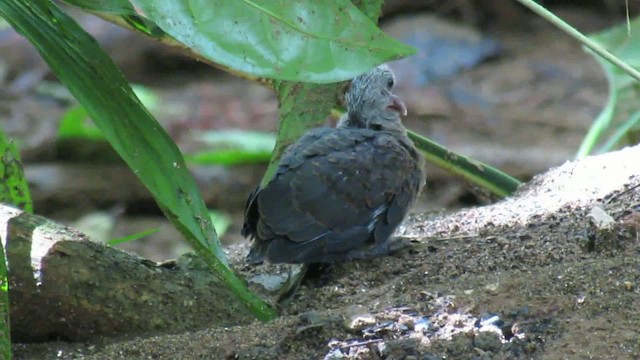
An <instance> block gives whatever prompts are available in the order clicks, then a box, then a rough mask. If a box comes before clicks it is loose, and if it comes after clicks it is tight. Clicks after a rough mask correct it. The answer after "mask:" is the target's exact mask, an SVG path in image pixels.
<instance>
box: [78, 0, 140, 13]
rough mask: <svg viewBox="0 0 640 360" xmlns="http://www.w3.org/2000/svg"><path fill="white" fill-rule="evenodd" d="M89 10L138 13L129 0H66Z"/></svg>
mask: <svg viewBox="0 0 640 360" xmlns="http://www.w3.org/2000/svg"><path fill="white" fill-rule="evenodd" d="M65 2H66V3H69V4H71V5H75V6H77V7H80V8H83V9H85V10H88V11H100V12H107V13H114V14H119V15H137V13H136V10H135V9H134V8H133V6H131V3H129V1H128V0H65Z"/></svg>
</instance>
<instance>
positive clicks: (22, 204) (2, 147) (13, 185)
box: [0, 129, 33, 213]
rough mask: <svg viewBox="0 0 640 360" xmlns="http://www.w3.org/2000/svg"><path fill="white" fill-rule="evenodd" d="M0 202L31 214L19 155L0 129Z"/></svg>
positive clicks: (30, 202)
mask: <svg viewBox="0 0 640 360" xmlns="http://www.w3.org/2000/svg"><path fill="white" fill-rule="evenodd" d="M0 202H4V203H7V204H11V205H14V206H16V207H18V208H20V209H22V210H24V211H26V212H29V213H32V212H33V201H32V200H31V194H30V193H29V184H28V182H27V179H26V178H25V176H24V171H23V170H22V162H21V161H20V153H19V152H18V149H17V148H16V146H15V145H14V144H13V142H12V141H11V140H9V138H7V137H6V135H5V134H4V132H3V131H2V129H0Z"/></svg>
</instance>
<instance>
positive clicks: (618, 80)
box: [576, 17, 640, 158]
mask: <svg viewBox="0 0 640 360" xmlns="http://www.w3.org/2000/svg"><path fill="white" fill-rule="evenodd" d="M628 25H629V26H630V28H631V32H629V31H628V28H627V24H626V23H624V24H621V25H617V26H614V27H612V28H609V29H606V30H604V31H601V32H599V33H597V34H594V35H591V36H589V38H590V39H591V40H593V41H594V42H595V43H596V44H598V45H599V46H601V47H603V48H605V49H607V50H609V51H610V52H611V53H613V54H614V55H615V56H617V57H618V58H620V60H621V61H623V62H625V63H626V64H627V65H628V66H630V67H632V68H634V69H640V45H638V44H640V17H638V18H636V19H634V20H632V21H631V22H630V23H629V24H628ZM588 53H589V54H591V55H592V56H593V57H594V59H595V60H596V61H597V62H598V64H600V66H601V67H602V70H603V71H604V73H605V74H606V76H607V81H608V83H609V95H608V99H607V103H606V105H605V107H604V108H603V109H602V111H601V112H600V114H598V116H597V118H596V119H595V120H594V122H593V123H592V124H591V127H590V128H589V131H588V132H587V135H586V136H585V138H584V139H583V140H582V143H581V144H580V149H579V150H578V152H577V154H576V158H583V157H585V156H587V155H589V154H591V153H592V152H593V149H595V147H596V146H597V144H598V143H599V142H600V141H601V139H602V136H603V135H604V134H605V133H606V132H607V130H609V129H610V128H611V125H612V123H613V120H614V117H615V116H616V113H617V104H618V99H620V98H624V97H626V96H623V95H625V94H630V93H632V92H634V91H635V89H633V86H635V85H637V81H636V80H635V79H633V78H632V77H631V76H629V75H628V74H627V72H625V71H624V70H623V69H620V68H618V67H617V66H615V65H613V64H611V63H610V62H609V61H607V60H605V59H602V58H601V57H600V56H599V55H597V54H596V53H594V52H592V51H588ZM633 94H634V93H633ZM633 96H635V95H633ZM622 128H624V126H623V127H622ZM628 129H629V130H630V129H631V127H629V128H628ZM622 136H624V134H616V135H614V137H619V138H620V137H622ZM617 141H618V140H615V141H614V143H615V142H617ZM611 146H613V144H611V141H609V142H608V143H607V144H605V145H604V146H603V147H602V149H607V148H610V147H611Z"/></svg>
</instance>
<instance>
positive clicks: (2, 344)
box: [0, 241, 12, 360]
mask: <svg viewBox="0 0 640 360" xmlns="http://www.w3.org/2000/svg"><path fill="white" fill-rule="evenodd" d="M10 324H11V321H10V319H9V277H8V272H7V260H6V257H5V253H4V246H3V245H2V241H0V358H2V359H6V360H11V357H12V354H11V329H10Z"/></svg>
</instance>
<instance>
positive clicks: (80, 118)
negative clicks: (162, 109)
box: [58, 85, 160, 140]
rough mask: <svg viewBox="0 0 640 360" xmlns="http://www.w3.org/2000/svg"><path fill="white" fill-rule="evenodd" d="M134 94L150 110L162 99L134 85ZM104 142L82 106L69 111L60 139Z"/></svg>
mask: <svg viewBox="0 0 640 360" xmlns="http://www.w3.org/2000/svg"><path fill="white" fill-rule="evenodd" d="M131 88H132V89H133V92H134V93H135V94H136V96H137V97H138V99H140V102H141V103H142V104H143V105H144V106H145V107H146V108H147V109H150V110H153V108H155V107H157V106H158V103H159V102H160V99H159V97H158V95H156V94H155V93H154V92H153V91H152V90H151V89H149V88H147V87H146V86H142V85H132V87H131ZM78 138H79V139H87V140H104V135H102V132H101V131H100V129H99V128H98V127H96V126H95V125H94V124H93V122H91V121H90V119H89V114H87V110H85V109H84V107H82V105H78V106H74V107H72V108H70V109H69V110H67V112H65V114H64V115H63V116H62V119H61V120H60V125H59V126H58V139H78Z"/></svg>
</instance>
